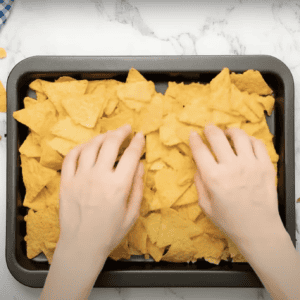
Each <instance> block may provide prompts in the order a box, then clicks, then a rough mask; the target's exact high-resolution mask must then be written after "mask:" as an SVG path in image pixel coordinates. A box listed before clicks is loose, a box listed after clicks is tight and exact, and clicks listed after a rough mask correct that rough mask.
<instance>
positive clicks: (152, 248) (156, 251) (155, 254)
mask: <svg viewBox="0 0 300 300" xmlns="http://www.w3.org/2000/svg"><path fill="white" fill-rule="evenodd" d="M147 250H148V252H149V254H150V255H151V256H152V258H153V259H154V260H155V261H156V262H159V261H160V260H161V258H162V256H163V254H164V251H165V247H162V248H158V247H157V246H156V245H155V244H153V243H152V242H151V241H150V239H147Z"/></svg>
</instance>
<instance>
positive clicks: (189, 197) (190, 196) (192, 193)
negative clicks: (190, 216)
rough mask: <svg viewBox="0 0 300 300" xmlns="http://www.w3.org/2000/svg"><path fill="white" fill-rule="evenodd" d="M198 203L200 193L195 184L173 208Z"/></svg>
mask: <svg viewBox="0 0 300 300" xmlns="http://www.w3.org/2000/svg"><path fill="white" fill-rule="evenodd" d="M196 202H198V193H197V189H196V186H195V184H194V183H193V184H192V185H191V186H190V187H189V188H188V189H187V190H186V191H185V192H184V193H183V194H182V196H180V197H179V198H178V200H177V201H176V202H175V203H174V204H173V206H181V205H186V204H191V203H196Z"/></svg>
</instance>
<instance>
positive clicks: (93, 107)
mask: <svg viewBox="0 0 300 300" xmlns="http://www.w3.org/2000/svg"><path fill="white" fill-rule="evenodd" d="M105 104H106V98H105V87H103V94H100V93H99V94H86V95H80V96H78V95H75V96H69V97H65V98H64V99H63V100H62V106H63V107H64V109H65V110H66V112H67V113H68V115H69V116H70V117H71V118H72V120H73V122H74V123H75V124H80V125H82V126H85V127H87V128H94V127H95V125H96V122H97V121H98V118H100V117H102V115H103V110H104V106H105Z"/></svg>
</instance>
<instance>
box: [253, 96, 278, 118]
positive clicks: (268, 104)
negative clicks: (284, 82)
mask: <svg viewBox="0 0 300 300" xmlns="http://www.w3.org/2000/svg"><path fill="white" fill-rule="evenodd" d="M257 100H258V101H259V102H260V103H261V104H262V105H263V107H264V109H265V110H266V111H267V113H268V115H269V116H271V114H272V111H273V108H274V104H275V98H274V97H273V96H267V97H259V98H258V99H257Z"/></svg>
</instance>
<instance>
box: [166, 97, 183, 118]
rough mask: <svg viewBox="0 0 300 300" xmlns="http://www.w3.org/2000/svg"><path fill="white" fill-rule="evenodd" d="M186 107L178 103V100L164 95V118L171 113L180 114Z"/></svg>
mask: <svg viewBox="0 0 300 300" xmlns="http://www.w3.org/2000/svg"><path fill="white" fill-rule="evenodd" d="M183 108H184V106H183V105H182V104H181V103H180V102H178V101H177V100H176V99H174V98H172V97H170V96H167V95H164V96H163V116H164V117H165V116H166V115H168V114H170V113H175V114H176V115H177V114H179V113H180V112H181V111H182V110H183Z"/></svg>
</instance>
